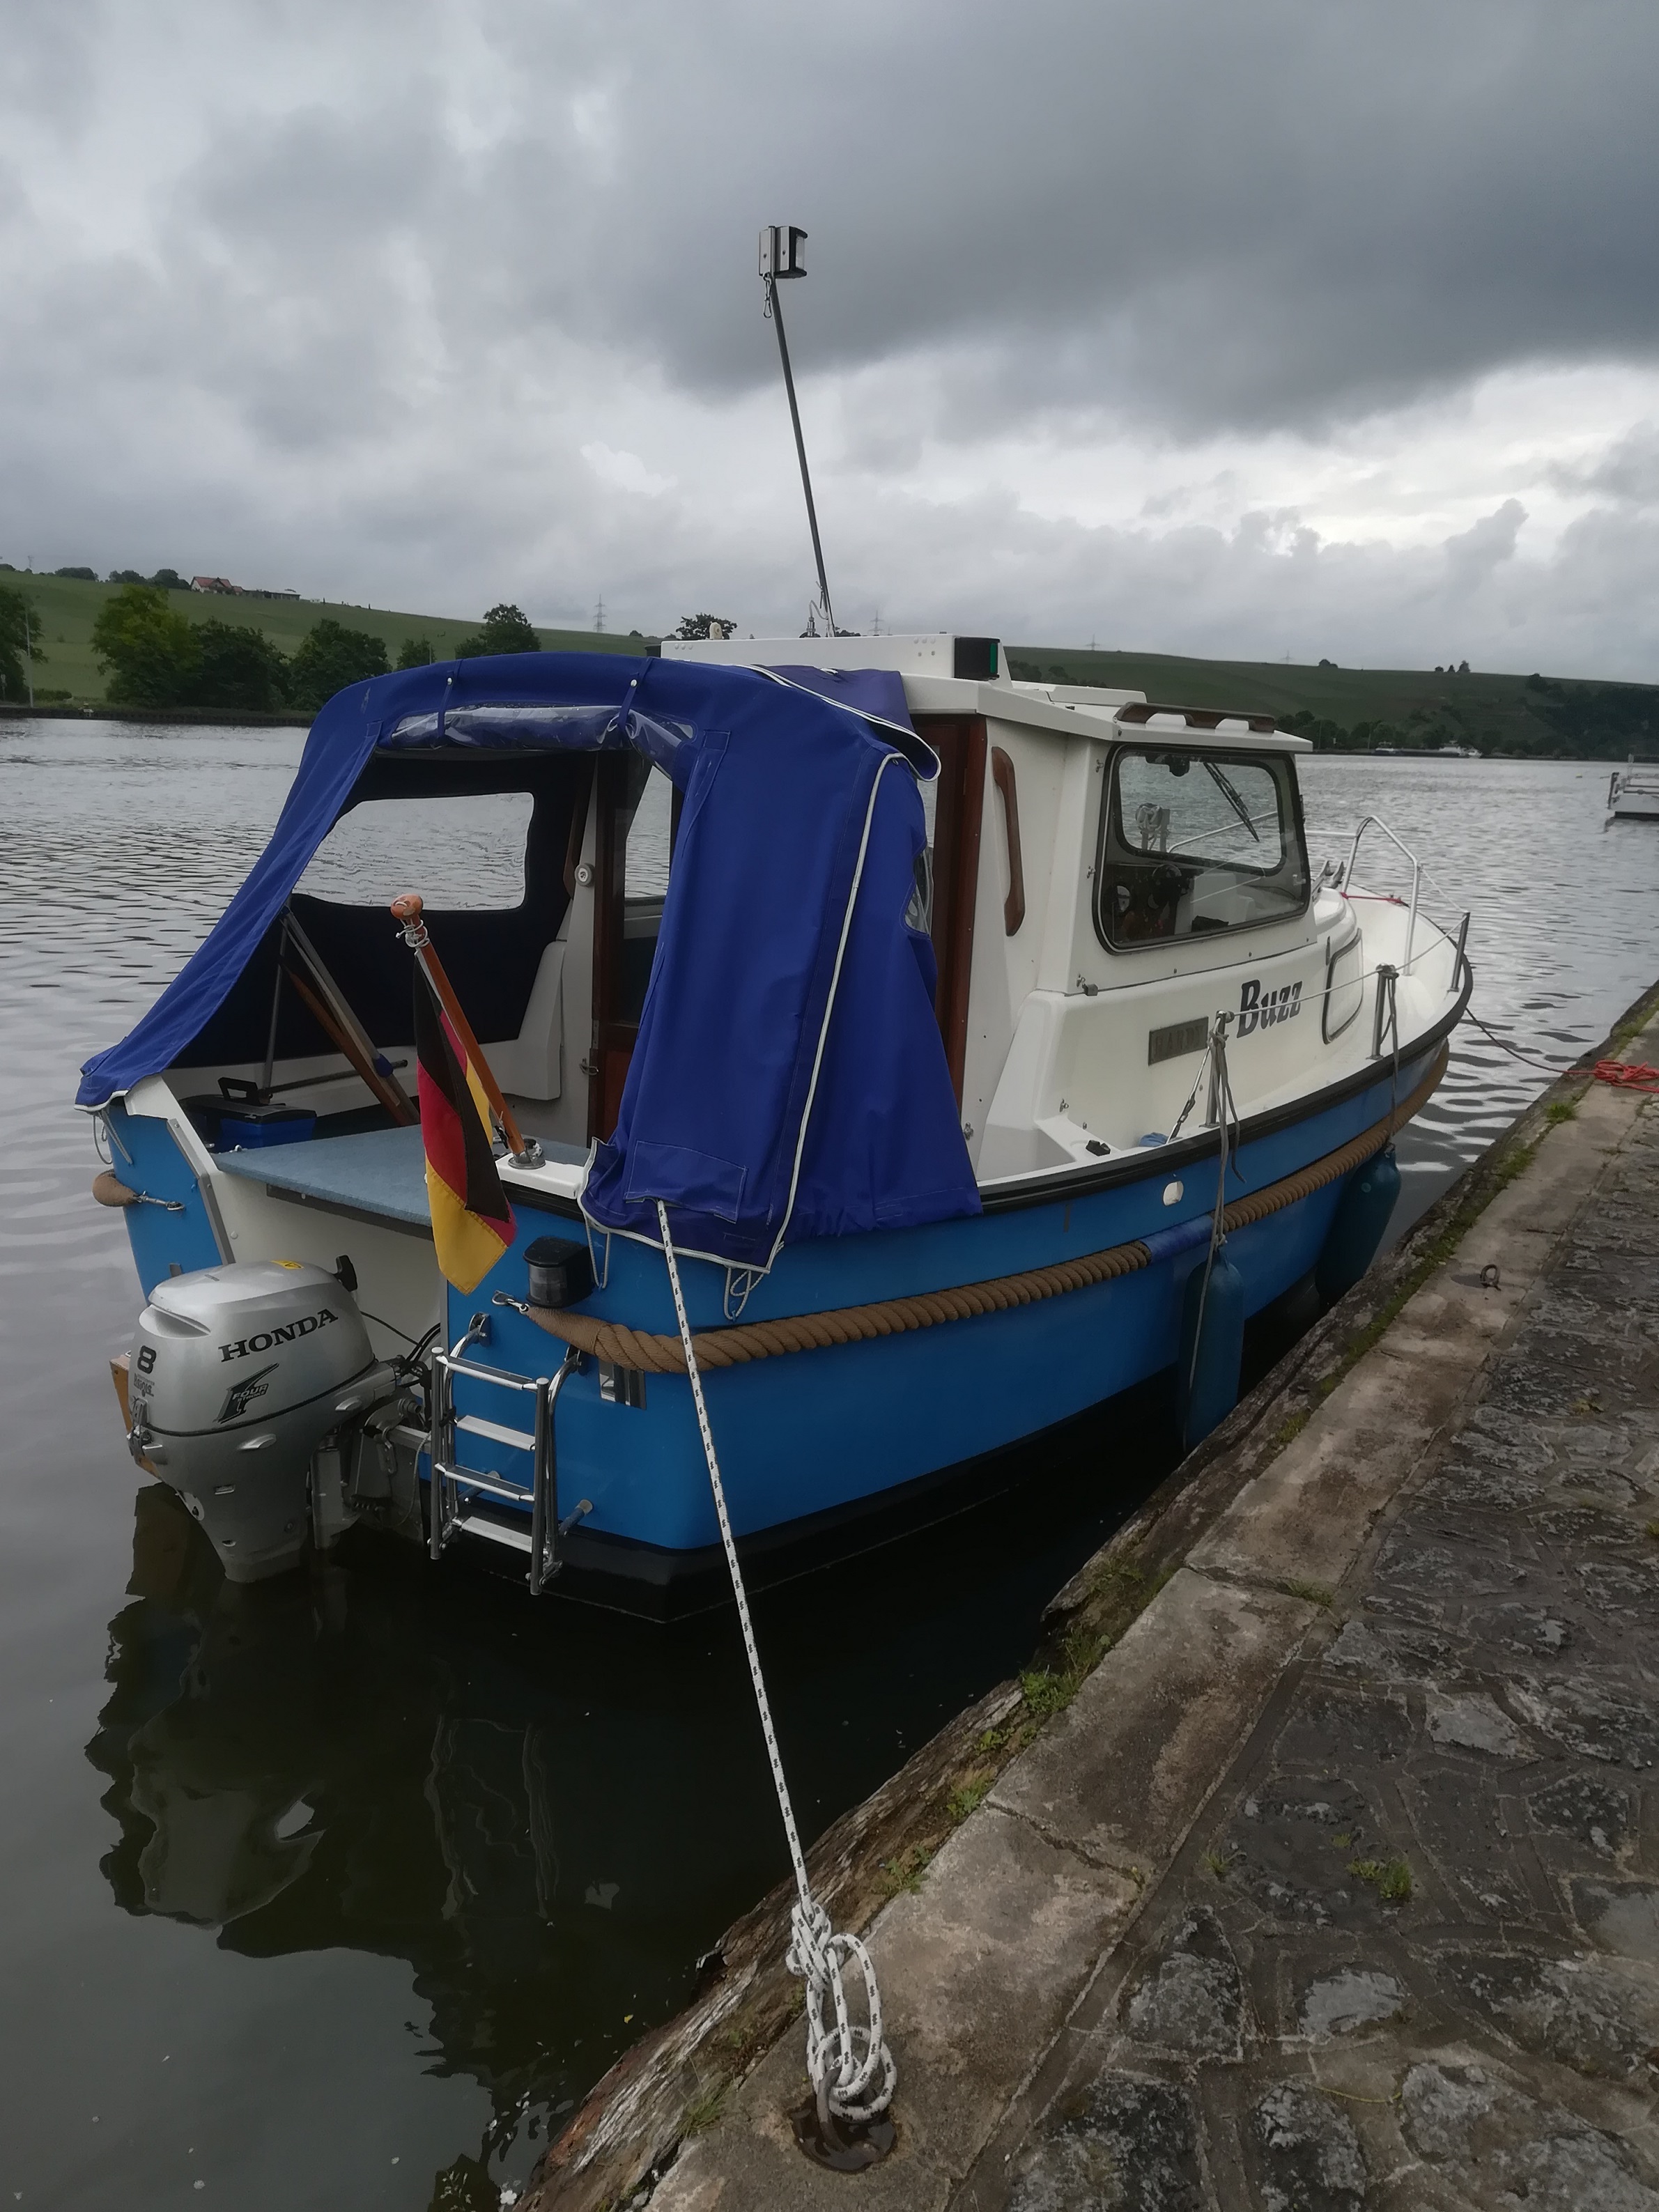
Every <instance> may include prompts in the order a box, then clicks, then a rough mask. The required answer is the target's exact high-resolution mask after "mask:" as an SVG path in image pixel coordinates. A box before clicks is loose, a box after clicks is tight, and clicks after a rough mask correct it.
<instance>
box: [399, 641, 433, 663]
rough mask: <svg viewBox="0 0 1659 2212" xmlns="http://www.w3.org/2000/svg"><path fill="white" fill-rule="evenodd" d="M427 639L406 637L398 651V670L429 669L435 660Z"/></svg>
mask: <svg viewBox="0 0 1659 2212" xmlns="http://www.w3.org/2000/svg"><path fill="white" fill-rule="evenodd" d="M437 657H438V656H437V654H436V653H434V651H433V650H432V640H431V639H430V638H429V637H406V638H405V639H404V641H403V644H402V645H401V646H400V647H398V667H399V668H429V667H430V666H431V665H432V663H433V662H434V661H435V659H437Z"/></svg>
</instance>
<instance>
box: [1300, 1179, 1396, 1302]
mask: <svg viewBox="0 0 1659 2212" xmlns="http://www.w3.org/2000/svg"><path fill="white" fill-rule="evenodd" d="M1399 1197H1400V1168H1399V1164H1398V1163H1397V1162H1396V1160H1395V1156H1394V1146H1392V1145H1389V1146H1386V1147H1385V1149H1384V1150H1383V1151H1382V1152H1379V1153H1378V1154H1377V1156H1376V1158H1375V1159H1373V1160H1367V1161H1366V1163H1365V1164H1364V1167H1362V1168H1356V1169H1355V1170H1354V1171H1353V1173H1352V1175H1351V1176H1349V1177H1348V1181H1347V1186H1346V1188H1345V1189H1344V1191H1343V1193H1342V1195H1341V1197H1340V1199H1339V1200H1337V1206H1336V1212H1335V1215H1334V1218H1333V1219H1332V1222H1331V1225H1330V1229H1329V1231H1328V1234H1327V1236H1326V1238H1325V1246H1324V1249H1323V1250H1322V1252H1321V1253H1320V1255H1319V1260H1318V1263H1317V1265H1316V1267H1315V1268H1314V1280H1315V1282H1316V1284H1317V1285H1319V1294H1320V1296H1321V1297H1322V1298H1324V1299H1326V1300H1327V1301H1328V1302H1330V1303H1333V1304H1334V1302H1335V1300H1336V1299H1338V1298H1340V1297H1341V1296H1342V1294H1343V1293H1344V1291H1351V1290H1352V1288H1353V1286H1354V1285H1355V1284H1356V1283H1357V1282H1358V1280H1359V1278H1360V1277H1361V1276H1362V1275H1363V1274H1364V1272H1365V1270H1366V1268H1367V1267H1370V1264H1371V1261H1373V1260H1374V1259H1375V1258H1376V1251H1377V1247H1378V1246H1379V1245H1380V1244H1381V1243H1382V1242H1383V1232H1384V1231H1386V1230H1387V1228H1388V1225H1389V1220H1390V1218H1392V1216H1393V1213H1394V1209H1395V1205H1396V1204H1397V1202H1398V1200H1399Z"/></svg>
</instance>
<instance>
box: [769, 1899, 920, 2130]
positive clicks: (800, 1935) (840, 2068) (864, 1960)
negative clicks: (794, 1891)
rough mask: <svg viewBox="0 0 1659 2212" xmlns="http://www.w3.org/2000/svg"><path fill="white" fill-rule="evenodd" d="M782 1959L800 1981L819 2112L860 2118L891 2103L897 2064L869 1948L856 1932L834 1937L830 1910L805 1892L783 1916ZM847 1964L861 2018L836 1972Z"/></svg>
mask: <svg viewBox="0 0 1659 2212" xmlns="http://www.w3.org/2000/svg"><path fill="white" fill-rule="evenodd" d="M789 1934H790V1940H789V1949H788V1951H787V1954H786V1956H785V1961H784V1963H785V1964H786V1965H787V1967H788V1969H789V1971H790V1972H791V1973H792V1974H799V1975H800V1976H801V1978H803V1979H804V1980H805V1984H806V2072H807V2075H808V2078H809V2079H810V2080H811V2084H812V2091H813V2094H814V2095H815V2096H816V2097H817V2106H818V2118H819V2121H820V2123H822V2124H824V2125H826V2126H827V2125H828V2124H829V2120H830V2118H831V2117H832V2116H833V2118H836V2119H837V2120H844V2121H850V2122H852V2123H854V2124H867V2123H868V2122H869V2121H871V2120H874V2119H878V2118H880V2116H881V2115H882V2113H883V2112H885V2111H886V2110H887V2107H888V2106H889V2105H890V2103H891V2102H892V2099H893V2091H894V2088H895V2087H896V2084H897V2081H898V2069H897V2067H896V2065H895V2064H894V2063H893V2054H892V2053H891V2051H889V2049H888V2048H887V2043H886V2039H885V2038H884V2035H883V2033H882V2022H881V1990H880V1989H879V1987H878V1984H877V1982H876V1969H875V1965H874V1962H873V1961H872V1959H871V1956H870V1954H869V1952H868V1950H867V1949H866V1948H865V1945H864V1943H863V1942H862V1941H861V1940H860V1937H858V1936H837V1935H836V1934H835V1933H834V1931H833V1930H832V1929H831V1927H830V1924H829V1914H828V1913H827V1912H826V1911H824V1909H823V1905H820V1904H819V1903H818V1901H817V1899H816V1898H815V1897H814V1896H813V1895H812V1893H811V1891H810V1890H809V1891H807V1892H805V1894H803V1895H802V1896H799V1897H798V1898H797V1899H796V1900H795V1903H794V1905H793V1909H792V1911H791V1912H790V1915H789ZM848 1966H854V1967H856V1968H857V1970H858V1973H859V1976H860V1978H861V1979H862V1981H863V1984H864V2006H863V2010H864V2018H863V2020H862V2021H854V2019H853V2017H852V2013H851V2009H850V2008H849V2007H848V2002H847V1989H846V1984H845V1981H844V1979H843V1970H844V1969H845V1968H847V1967H848Z"/></svg>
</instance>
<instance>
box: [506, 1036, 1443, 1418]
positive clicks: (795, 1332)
mask: <svg viewBox="0 0 1659 2212" xmlns="http://www.w3.org/2000/svg"><path fill="white" fill-rule="evenodd" d="M1448 1058H1449V1050H1448V1048H1447V1047H1445V1046H1444V1045H1443V1046H1442V1047H1441V1048H1440V1051H1439V1052H1438V1054H1437V1055H1436V1058H1435V1061H1434V1065H1433V1066H1432V1067H1431V1069H1430V1070H1429V1073H1428V1074H1427V1075H1426V1076H1425V1078H1424V1079H1423V1081H1422V1082H1421V1083H1420V1084H1419V1085H1418V1087H1417V1089H1416V1090H1415V1091H1413V1092H1412V1094H1411V1096H1410V1097H1409V1098H1407V1099H1404V1100H1402V1101H1401V1103H1400V1104H1399V1105H1398V1106H1397V1107H1395V1109H1394V1110H1393V1111H1392V1112H1391V1113H1389V1114H1386V1115H1384V1116H1383V1119H1382V1121H1378V1122H1376V1124H1375V1125H1374V1126H1373V1127H1371V1128H1369V1129H1366V1130H1364V1131H1363V1132H1362V1133H1360V1134H1359V1135H1358V1136H1357V1137H1351V1138H1350V1139H1349V1140H1348V1142H1347V1143H1346V1145H1343V1146H1339V1148H1338V1149H1337V1150H1336V1151H1335V1152H1327V1153H1326V1155H1325V1157H1324V1158H1323V1159H1319V1160H1314V1161H1312V1162H1311V1163H1310V1164H1309V1165H1308V1166H1307V1167H1305V1168H1298V1169H1297V1172H1296V1173H1295V1174H1294V1175H1293V1176H1285V1179H1284V1180H1283V1181H1282V1182H1274V1183H1268V1184H1267V1186H1266V1187H1265V1188H1263V1189H1261V1190H1257V1191H1251V1192H1249V1194H1247V1195H1246V1196H1245V1197H1243V1198H1239V1199H1234V1200H1232V1201H1231V1203H1230V1204H1229V1205H1228V1206H1227V1207H1226V1208H1225V1212H1224V1213H1223V1216H1222V1226H1223V1229H1224V1231H1225V1232H1226V1233H1229V1234H1231V1231H1234V1230H1236V1229H1247V1228H1249V1226H1250V1225H1251V1224H1252V1223H1253V1222H1257V1221H1264V1220H1266V1219H1267V1216H1268V1215H1269V1214H1273V1213H1279V1212H1283V1210H1284V1209H1285V1207H1286V1206H1294V1205H1296V1204H1297V1201H1298V1200H1302V1199H1304V1198H1310V1197H1311V1196H1312V1195H1313V1194H1314V1192H1315V1191H1316V1190H1323V1189H1325V1188H1327V1187H1328V1185H1329V1184H1331V1183H1334V1182H1340V1180H1341V1179H1342V1177H1343V1176H1346V1175H1349V1174H1351V1173H1352V1170H1354V1169H1355V1168H1357V1167H1361V1166H1363V1165H1364V1163H1365V1162H1366V1161H1367V1160H1369V1159H1370V1158H1373V1157H1374V1156H1375V1155H1376V1153H1378V1152H1381V1151H1382V1149H1383V1146H1384V1145H1386V1144H1387V1143H1388V1141H1389V1139H1390V1138H1391V1137H1392V1136H1393V1135H1394V1133H1395V1131H1396V1130H1397V1129H1400V1128H1401V1127H1404V1125H1405V1124H1406V1123H1407V1121H1410V1120H1411V1119H1412V1118H1413V1115H1416V1114H1418V1113H1419V1112H1420V1111H1421V1110H1422V1109H1423V1107H1424V1106H1425V1105H1426V1104H1427V1103H1428V1101H1429V1099H1430V1098H1431V1096H1432V1095H1433V1093H1434V1091H1435V1090H1436V1088H1437V1086H1438V1085H1439V1082H1440V1079H1441V1078H1442V1077H1443V1075H1444V1073H1445V1072H1446V1062H1447V1060H1448ZM1151 1265H1152V1250H1151V1249H1150V1248H1149V1247H1148V1246H1147V1245H1146V1244H1144V1243H1141V1242H1140V1241H1139V1238H1136V1239H1135V1240H1134V1241H1133V1242H1132V1243H1127V1244H1114V1245H1111V1246H1109V1247H1108V1249H1106V1250H1104V1251H1103V1252H1091V1253H1090V1254H1088V1255H1086V1256H1085V1257H1084V1258H1082V1259H1079V1260H1060V1261H1055V1262H1054V1263H1053V1264H1052V1265H1051V1266H1049V1267H1031V1268H1028V1269H1027V1270H1026V1271H1025V1272H1024V1273H1023V1274H1017V1275H996V1276H993V1277H992V1278H991V1279H989V1280H988V1281H986V1282H982V1283H964V1284H963V1285H961V1286H960V1287H959V1288H957V1289H956V1290H945V1291H923V1292H921V1293H919V1294H918V1295H917V1296H915V1297H907V1298H883V1299H880V1300H878V1301H877V1302H876V1303H875V1304H871V1305H866V1306H841V1307H837V1308H833V1309H831V1310H829V1311H827V1312H823V1313H811V1314H790V1315H788V1316H786V1317H784V1318H783V1319H781V1320H779V1321H761V1322H738V1323H737V1324H736V1325H735V1326H734V1327H732V1328H720V1329H709V1330H706V1331H704V1333H703V1334H702V1335H700V1336H696V1337H694V1338H693V1339H692V1340H691V1341H692V1348H693V1350H694V1351H695V1352H696V1359H697V1365H698V1366H699V1367H700V1368H702V1369H703V1370H708V1369H710V1368H715V1367H738V1366H742V1365H744V1364H746V1363H747V1362H748V1361H750V1360H751V1359H771V1358H777V1357H779V1356H780V1355H781V1354H782V1353H784V1352H817V1351H821V1350H823V1348H824V1347H825V1346H829V1345H835V1344H863V1343H867V1342H868V1341H869V1340H871V1339H872V1338H873V1337H878V1336H898V1335H902V1334H904V1333H905V1332H906V1331H907V1330H909V1329H913V1328H933V1326H934V1324H935V1323H937V1322H951V1321H969V1320H972V1319H974V1318H975V1316H978V1315H981V1314H990V1313H1004V1312H1006V1311H1007V1310H1008V1309H1009V1308H1010V1307H1012V1306H1026V1305H1036V1304H1039V1303H1040V1302H1041V1301H1042V1299H1044V1298H1053V1297H1063V1296H1064V1295H1065V1293H1066V1291H1082V1290H1088V1289H1090V1288H1091V1287H1092V1285H1095V1284H1097V1283H1104V1282H1109V1281H1111V1280H1112V1279H1114V1278H1115V1277H1116V1276H1119V1275H1132V1274H1135V1273H1139V1270H1140V1269H1141V1268H1143V1267H1151ZM526 1310H527V1311H528V1313H529V1315H530V1317H531V1319H532V1321H533V1322H536V1323H537V1325H538V1327H539V1328H544V1329H545V1330H546V1331H547V1333H548V1334H549V1335H550V1336H556V1337H558V1338H560V1339H561V1340H562V1341H563V1342H564V1343H566V1344H571V1345H574V1346H575V1347H576V1349H577V1351H578V1352H587V1353H589V1354H591V1355H592V1357H593V1358H596V1359H603V1360H605V1361H606V1362H607V1363H609V1364H611V1365H614V1366H617V1367H629V1368H634V1369H635V1370H643V1371H644V1372H645V1373H646V1374H647V1375H684V1373H685V1372H686V1364H685V1351H684V1345H683V1343H682V1341H681V1340H680V1338H679V1337H678V1336H659V1335H658V1334H655V1332H654V1331H652V1330H649V1329H635V1328H628V1327H626V1326H625V1325H624V1324H623V1322H611V1321H601V1320H599V1318H598V1317H597V1316H594V1315H592V1314H579V1313H572V1312H568V1311H555V1310H552V1309H551V1308H550V1307H547V1306H531V1307H529V1308H527V1309H526Z"/></svg>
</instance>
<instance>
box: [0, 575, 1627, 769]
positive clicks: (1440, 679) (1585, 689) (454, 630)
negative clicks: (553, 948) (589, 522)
mask: <svg viewBox="0 0 1659 2212" xmlns="http://www.w3.org/2000/svg"><path fill="white" fill-rule="evenodd" d="M0 585H11V586H21V587H22V589H23V590H25V591H26V592H27V593H28V595H29V597H30V598H31V599H33V602H34V605H35V606H36V607H37V609H38V610H39V613H40V628H41V643H42V646H43V649H44V651H45V653H46V661H45V664H44V665H40V666H38V667H37V669H36V671H35V679H36V687H37V691H39V692H44V693H46V694H47V695H48V696H50V695H51V694H53V693H56V694H58V695H60V696H61V695H63V694H65V693H66V694H67V695H68V696H69V698H70V700H71V701H72V702H75V703H76V704H82V703H85V704H96V703H98V702H101V701H102V699H103V698H104V696H105V693H104V677H103V675H102V673H101V671H100V669H99V667H98V665H97V664H96V662H95V661H94V658H93V653H92V626H93V624H94V622H95V621H96V620H97V618H98V615H99V612H100V609H101V608H102V607H103V606H104V605H106V602H107V601H108V600H109V599H111V598H112V596H113V595H114V593H115V592H116V591H117V590H118V589H119V586H117V585H114V584H96V583H88V582H86V581H83V580H81V579H78V578H76V577H68V576H41V575H33V574H24V573H21V572H17V571H8V570H6V569H4V568H0ZM167 603H168V605H170V606H171V607H173V609H175V610H176V611H178V612H179V613H180V614H183V615H185V616H187V617H189V619H190V620H191V621H192V622H195V623H204V622H210V621H217V622H222V623H239V624H246V625H248V626H251V627H252V628H253V629H259V630H262V631H263V632H264V635H265V636H266V637H268V638H269V639H270V641H271V643H272V644H273V645H275V646H276V647H278V648H279V649H280V650H281V651H282V652H283V653H285V654H290V655H291V654H292V653H293V652H294V649H295V647H296V646H297V645H298V644H299V643H300V641H301V639H302V638H303V637H304V635H306V633H307V630H309V629H311V627H312V625H313V623H316V622H319V621H320V620H322V619H324V618H328V619H331V620H332V621H335V622H339V623H345V624H347V625H348V626H349V628H351V629H361V630H367V631H370V632H372V633H374V635H376V636H379V637H380V638H382V639H383V640H384V641H385V643H386V653H387V657H388V658H389V659H391V660H392V661H393V662H394V663H395V661H396V660H397V658H398V652H399V650H400V649H401V647H403V645H404V641H405V640H406V639H410V638H422V637H423V638H426V639H427V640H428V641H429V642H430V644H431V646H432V648H433V651H434V653H435V656H436V657H437V658H438V659H447V657H448V656H449V655H450V654H451V653H453V650H454V648H455V647H456V645H457V644H458V643H459V641H460V640H461V639H462V638H463V637H465V636H466V635H468V634H469V632H475V631H476V630H477V628H478V623H479V620H480V615H481V613H482V611H480V615H472V616H458V615H429V614H410V613H403V612H400V611H397V610H395V609H392V608H387V607H369V606H356V605H349V604H344V603H342V602H341V601H339V600H327V599H252V598H245V599H237V598H227V597H225V596H223V595H222V594H219V593H214V592H188V591H185V592H169V593H168V594H167ZM539 635H540V637H541V641H542V643H543V645H544V646H545V647H548V648H549V649H550V650H554V651H566V652H569V651H579V652H599V653H630V652H632V653H637V652H639V651H641V648H642V647H643V646H644V645H645V644H646V643H647V640H646V639H645V638H643V637H641V635H640V633H639V632H637V631H633V632H629V633H628V634H626V635H618V634H617V633H614V632H605V633H599V632H595V631H592V630H568V629H540V630H539ZM1007 652H1008V665H1009V669H1010V671H1011V672H1012V674H1013V675H1015V676H1016V677H1019V678H1026V679H1027V680H1033V681H1038V682H1052V683H1065V684H1106V685H1115V686H1120V687H1122V688H1124V689H1127V690H1135V691H1145V692H1146V695H1147V696H1148V697H1149V698H1152V699H1154V700H1162V701H1165V702H1168V703H1169V704H1170V705H1181V706H1193V707H1235V708H1243V709H1248V710H1249V712H1251V713H1255V714H1275V715H1277V716H1278V717H1279V720H1280V721H1281V722H1282V723H1283V724H1285V726H1287V727H1291V728H1296V729H1299V730H1300V731H1302V732H1303V733H1304V735H1307V736H1310V737H1311V738H1313V740H1314V742H1315V744H1317V745H1319V746H1320V747H1321V748H1322V749H1327V750H1365V749H1367V748H1368V747H1370V746H1371V745H1374V744H1404V745H1425V746H1429V747H1433V746H1437V745H1442V744H1463V745H1474V746H1477V747H1478V748H1479V749H1480V751H1482V752H1486V753H1504V754H1521V755H1534V756H1548V755H1552V754H1553V755H1559V756H1563V757H1570V758H1574V759H1603V760H1622V759H1623V758H1624V757H1626V754H1627V753H1634V754H1635V755H1636V756H1637V757H1638V759H1653V758H1656V757H1659V686H1655V685H1652V684H1596V683H1590V682H1585V681H1583V680H1580V679H1577V678H1555V677H1547V676H1544V675H1541V674H1534V675H1530V676H1496V675H1489V674H1485V673H1482V672H1481V671H1474V672H1470V673H1462V672H1456V671H1450V670H1447V671H1438V670H1417V669H1405V668H1392V669H1391V668H1337V667H1334V666H1333V665H1331V664H1330V663H1329V662H1328V661H1322V662H1321V663H1320V664H1319V665H1318V666H1317V667H1314V668H1309V667H1303V666H1300V665H1294V664H1292V663H1291V662H1288V661H1277V660H1237V661H1233V660H1194V659H1181V658H1178V657H1176V656H1175V655H1172V654H1163V653H1090V652H1085V651H1084V650H1082V649H1080V648H1077V647H1070V646H1048V645H1010V646H1009V647H1008V648H1007Z"/></svg>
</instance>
